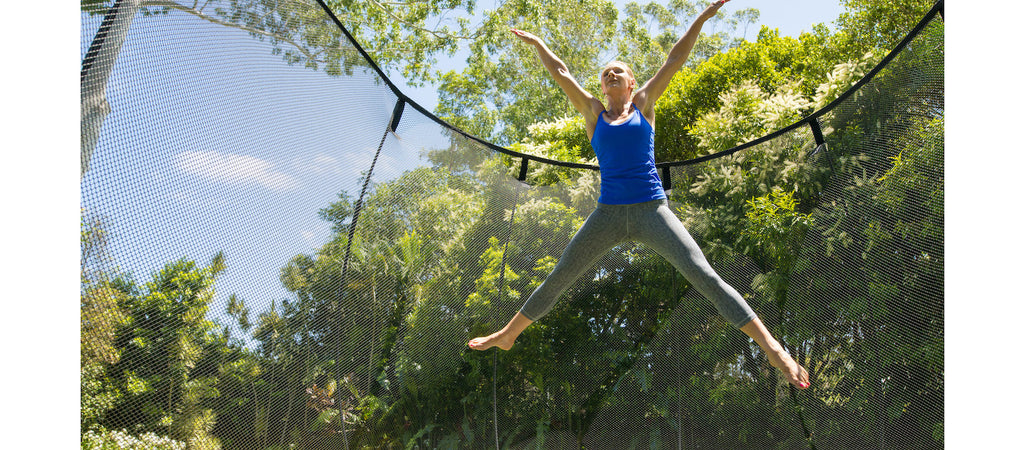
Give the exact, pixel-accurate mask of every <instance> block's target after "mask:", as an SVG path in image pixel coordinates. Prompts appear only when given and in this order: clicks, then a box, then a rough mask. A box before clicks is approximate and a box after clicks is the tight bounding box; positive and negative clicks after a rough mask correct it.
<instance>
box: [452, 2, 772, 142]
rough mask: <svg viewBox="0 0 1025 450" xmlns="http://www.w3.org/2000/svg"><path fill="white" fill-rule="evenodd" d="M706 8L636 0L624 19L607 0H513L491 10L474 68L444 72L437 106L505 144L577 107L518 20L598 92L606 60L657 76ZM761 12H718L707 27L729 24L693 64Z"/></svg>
mask: <svg viewBox="0 0 1025 450" xmlns="http://www.w3.org/2000/svg"><path fill="white" fill-rule="evenodd" d="M699 12H700V10H699V9H698V8H697V6H695V3H693V2H689V1H672V2H669V4H668V6H663V5H661V4H659V3H656V2H649V3H648V4H646V5H644V6H641V5H639V4H637V3H633V2H631V3H630V4H628V5H627V6H626V17H624V18H623V19H622V20H621V21H620V20H619V18H618V16H619V14H618V11H617V10H616V8H615V6H614V5H613V3H612V2H610V1H606V0H590V1H583V2H582V1H576V0H565V1H556V2H539V1H534V0H515V1H509V2H506V3H504V4H502V5H501V6H500V7H498V8H497V9H495V10H494V11H490V12H488V13H486V15H487V17H488V20H487V21H486V22H485V25H484V26H482V28H481V30H480V31H479V32H478V35H477V38H476V39H475V40H474V41H473V42H471V43H470V56H469V58H467V60H466V62H467V66H466V68H465V69H463V70H462V71H460V72H457V71H454V70H453V71H449V72H446V73H444V74H442V75H440V76H439V80H440V82H441V84H440V86H439V94H440V100H439V105H438V108H437V113H438V115H439V116H441V117H443V118H444V119H445V120H447V121H449V122H450V123H452V124H453V125H455V126H457V127H459V128H462V129H463V130H465V131H467V132H469V133H471V134H474V135H477V136H480V137H483V138H484V139H487V140H491V141H493V142H496V143H498V144H504V145H505V144H510V143H512V142H516V141H518V140H520V139H522V138H523V137H524V136H525V135H526V131H527V127H528V125H530V124H533V123H537V122H545V121H555V120H558V119H561V118H564V117H572V116H576V115H577V114H576V111H575V110H574V109H573V108H572V105H570V104H569V101H568V100H567V99H566V97H565V95H564V94H563V93H562V91H561V90H560V88H559V87H558V85H556V84H555V82H554V81H552V80H551V79H550V77H548V76H547V75H546V72H545V70H544V69H543V68H542V67H541V66H540V64H539V62H538V61H537V57H536V55H535V51H534V50H533V49H532V48H529V47H527V46H523V45H520V44H519V43H518V42H517V41H516V40H514V39H511V38H510V36H509V31H508V30H509V28H510V27H513V28H523V29H528V30H531V31H532V32H534V33H535V34H538V35H539V36H541V37H542V39H544V40H545V42H546V43H547V44H548V46H549V47H551V49H552V50H553V51H554V52H555V54H557V55H559V57H560V58H561V59H562V60H563V62H565V63H566V65H567V67H568V68H569V70H570V73H572V74H574V76H576V77H577V79H578V80H579V81H580V83H581V85H583V86H584V87H585V89H588V90H590V91H592V92H593V93H595V94H596V95H598V93H599V89H598V86H599V83H598V80H597V78H596V77H592V76H591V75H592V74H597V73H598V71H599V70H600V69H601V67H602V66H604V64H605V63H607V62H608V61H610V60H613V59H620V60H625V61H629V62H631V64H632V65H633V66H634V72H635V73H636V74H637V76H638V77H639V78H640V79H641V80H644V79H646V78H648V77H650V76H651V75H652V74H653V73H654V71H655V70H657V69H658V68H659V67H660V66H661V65H662V63H663V62H665V58H666V55H667V54H668V52H669V49H670V48H671V47H672V45H673V44H674V43H675V42H676V41H677V40H678V39H679V38H680V36H682V34H683V27H682V25H683V24H684V23H685V21H686V20H688V19H693V18H694V17H696V16H697V14H698V13H699ZM756 17H757V14H756V12H753V11H748V10H745V11H741V12H737V13H735V14H734V16H732V17H727V16H726V15H725V14H724V13H720V14H718V15H717V16H716V18H715V19H713V20H712V21H711V22H710V24H709V25H707V26H708V28H709V29H716V28H717V27H723V28H724V29H723V30H720V31H718V32H716V33H713V34H711V35H704V36H703V37H702V39H701V40H699V43H698V45H697V46H696V47H695V51H694V58H693V60H692V63H693V64H696V63H697V62H698V61H701V60H703V59H704V58H707V57H709V56H711V54H713V53H715V52H718V51H721V50H723V49H725V48H727V47H729V46H731V45H735V44H736V43H737V42H736V41H734V40H731V39H730V38H729V34H728V33H730V32H735V30H736V27H737V26H738V25H739V24H740V22H741V21H744V23H749V22H750V21H753V20H756ZM485 27H487V28H485ZM651 28H657V29H658V30H659V32H658V33H657V35H652V32H651ZM610 36H616V38H614V39H610V38H609V37H610Z"/></svg>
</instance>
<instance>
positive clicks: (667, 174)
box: [662, 166, 673, 195]
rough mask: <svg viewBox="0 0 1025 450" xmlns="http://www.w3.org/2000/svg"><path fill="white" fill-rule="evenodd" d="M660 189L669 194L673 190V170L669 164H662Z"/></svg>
mask: <svg viewBox="0 0 1025 450" xmlns="http://www.w3.org/2000/svg"><path fill="white" fill-rule="evenodd" d="M662 190H664V191H665V192H666V195H669V193H670V192H672V190H673V172H672V168H671V167H669V166H662Z"/></svg>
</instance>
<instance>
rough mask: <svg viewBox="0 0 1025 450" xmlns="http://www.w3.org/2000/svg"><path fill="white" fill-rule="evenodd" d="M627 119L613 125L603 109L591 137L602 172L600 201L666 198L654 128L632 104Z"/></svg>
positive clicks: (612, 201) (640, 201)
mask: <svg viewBox="0 0 1025 450" xmlns="http://www.w3.org/2000/svg"><path fill="white" fill-rule="evenodd" d="M633 110H634V112H633V113H632V114H631V115H630V118H629V119H627V121H626V122H623V123H621V124H618V125H612V124H610V123H608V122H606V121H605V113H604V112H603V113H602V114H601V115H600V116H598V124H597V126H595V128H594V135H593V136H592V137H591V147H592V148H594V153H595V154H597V155H598V169H599V171H600V172H601V195H600V196H599V197H598V202H599V203H604V204H607V205H628V204H632V203H642V202H647V201H651V200H658V199H661V198H666V193H665V191H663V190H662V180H661V179H660V178H659V177H658V170H657V169H656V168H655V129H654V128H652V126H651V124H650V123H648V121H647V119H645V118H644V115H642V114H641V111H640V110H639V109H638V108H637V105H633Z"/></svg>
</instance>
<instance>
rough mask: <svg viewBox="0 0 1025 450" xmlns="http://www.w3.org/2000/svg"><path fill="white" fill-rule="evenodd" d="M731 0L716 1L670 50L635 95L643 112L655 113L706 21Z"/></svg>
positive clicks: (635, 100) (635, 101) (636, 101)
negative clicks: (657, 103)
mask: <svg viewBox="0 0 1025 450" xmlns="http://www.w3.org/2000/svg"><path fill="white" fill-rule="evenodd" d="M728 1H730V0H716V2H715V3H712V4H711V5H709V6H708V8H705V10H704V11H702V12H701V14H699V15H698V17H697V18H696V19H694V23H692V24H691V25H690V28H688V29H687V32H686V33H684V35H683V37H681V38H680V40H679V41H676V44H674V45H673V48H672V49H671V50H669V56H668V57H667V58H666V62H665V63H664V64H662V67H661V68H659V69H658V72H655V76H653V77H651V79H650V80H648V81H647V82H646V83H644V86H641V88H640V89H638V90H637V92H636V93H635V94H634V103H636V104H637V107H638V108H640V109H641V112H643V113H648V112H651V113H653V112H654V111H655V101H657V100H658V98H659V97H661V96H662V93H663V92H665V91H666V88H668V87H669V81H671V80H672V79H673V75H675V74H676V72H677V71H679V70H680V68H682V67H683V63H684V62H686V61H687V57H688V56H690V51H691V49H693V48H694V43H695V42H697V40H698V36H699V35H700V34H701V27H702V26H703V25H704V24H705V21H707V20H708V19H711V18H712V17H714V16H715V13H716V12H718V11H719V8H720V7H722V5H724V4H725V3H726V2H728Z"/></svg>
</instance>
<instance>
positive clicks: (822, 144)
mask: <svg viewBox="0 0 1025 450" xmlns="http://www.w3.org/2000/svg"><path fill="white" fill-rule="evenodd" d="M808 126H809V127H811V134H812V136H814V137H815V150H812V152H811V154H810V155H809V156H814V155H817V154H819V153H825V154H826V158H827V159H828V161H829V168H830V170H832V171H833V172H836V168H835V167H834V166H833V155H831V154H830V153H829V146H827V145H826V137H825V136H824V135H823V134H822V126H821V125H820V124H819V119H818V118H817V117H813V118H811V119H808Z"/></svg>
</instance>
